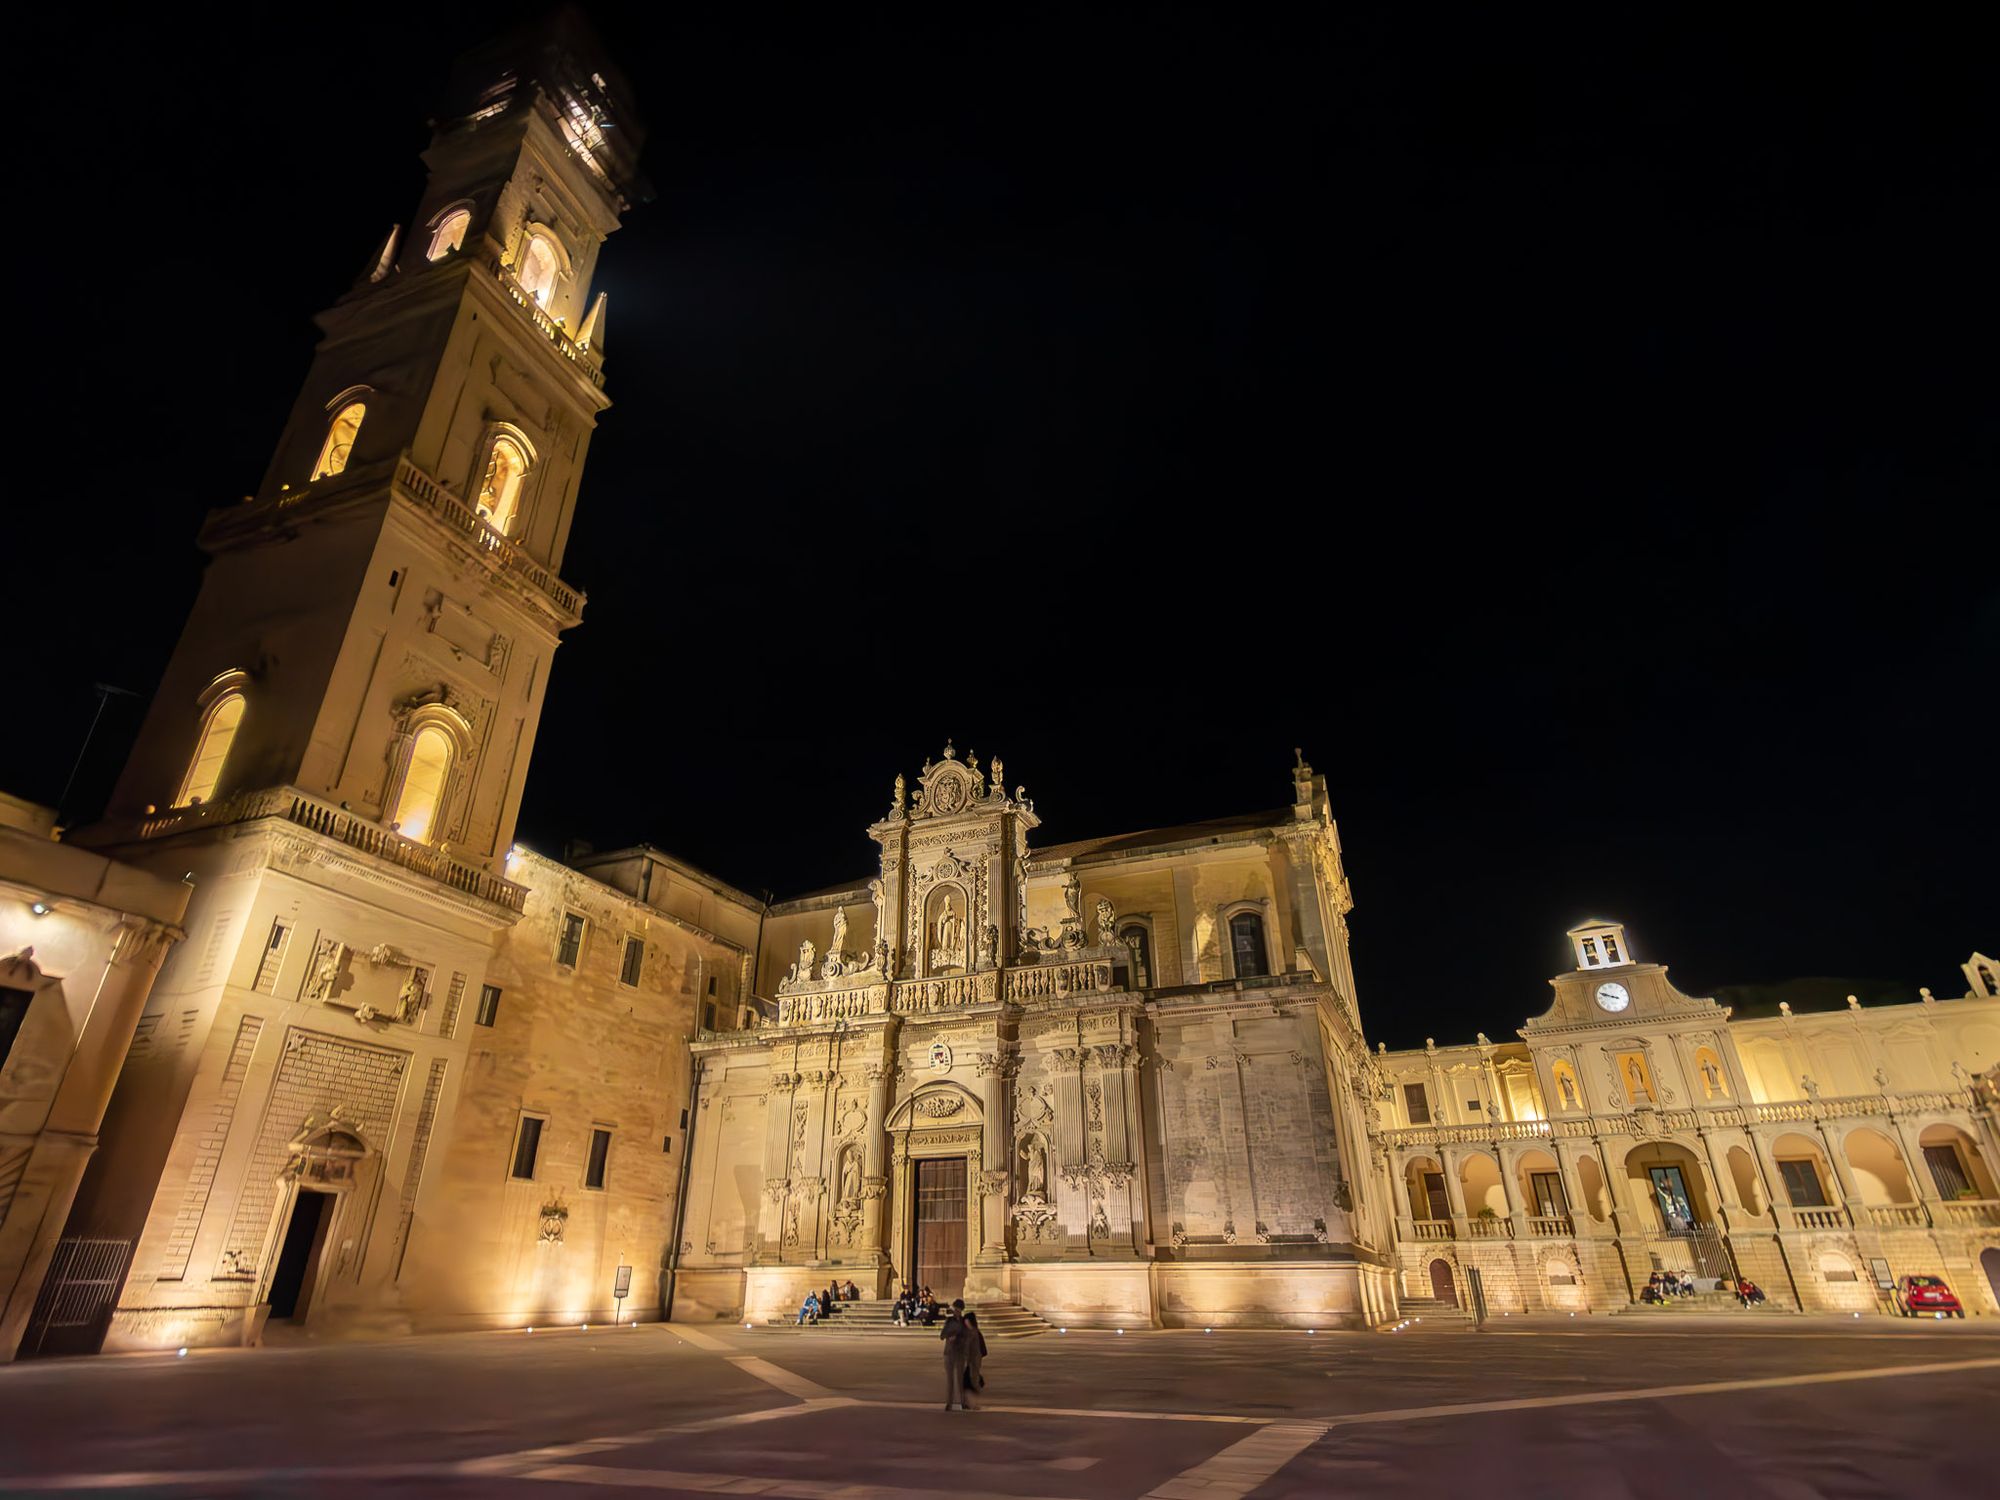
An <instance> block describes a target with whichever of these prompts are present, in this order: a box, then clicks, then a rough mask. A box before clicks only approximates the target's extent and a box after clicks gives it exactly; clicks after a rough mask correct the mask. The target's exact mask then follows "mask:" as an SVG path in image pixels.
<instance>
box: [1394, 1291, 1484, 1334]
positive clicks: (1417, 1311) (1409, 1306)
mask: <svg viewBox="0 0 2000 1500" xmlns="http://www.w3.org/2000/svg"><path fill="white" fill-rule="evenodd" d="M1405 1318H1408V1319H1412V1320H1414V1319H1417V1318H1421V1319H1423V1322H1422V1323H1418V1324H1414V1326H1416V1327H1420V1328H1427V1329H1432V1330H1435V1331H1438V1332H1446V1333H1448V1332H1451V1331H1452V1330H1454V1329H1464V1328H1470V1327H1471V1326H1472V1314H1471V1313H1469V1312H1467V1311H1466V1310H1465V1309H1464V1308H1462V1307H1459V1306H1457V1305H1455V1304H1453V1303H1450V1302H1442V1301H1439V1300H1438V1299H1437V1298H1436V1297H1405V1298H1403V1300H1402V1311H1401V1313H1400V1314H1398V1316H1397V1321H1398V1322H1401V1321H1403V1319H1405ZM1405 1331H1406V1332H1407V1331H1408V1330H1405Z"/></svg>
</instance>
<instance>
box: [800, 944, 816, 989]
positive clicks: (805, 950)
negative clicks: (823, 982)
mask: <svg viewBox="0 0 2000 1500" xmlns="http://www.w3.org/2000/svg"><path fill="white" fill-rule="evenodd" d="M815 951H816V950H815V949H814V948H813V945H812V939H811V938H807V939H806V940H805V941H804V942H803V943H800V944H799V964H798V969H797V971H796V972H797V974H798V976H799V978H800V979H802V980H803V979H810V978H812V972H813V954H814V952H815Z"/></svg>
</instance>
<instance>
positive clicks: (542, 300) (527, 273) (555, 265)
mask: <svg viewBox="0 0 2000 1500" xmlns="http://www.w3.org/2000/svg"><path fill="white" fill-rule="evenodd" d="M561 274H562V252H561V251H559V250H557V249H556V246H555V242H554V241H553V240H551V239H550V238H549V237H548V236H547V235H545V234H540V233H537V232H535V231H533V230H530V231H529V233H528V236H527V242H526V243H525V244H524V245H522V247H521V257H520V260H519V262H518V263H517V264H516V266H515V269H514V279H515V280H516V281H518V282H520V283H521V290H522V291H524V292H526V293H527V294H528V295H529V296H530V297H533V298H534V299H535V305H536V306H537V307H547V306H548V305H549V299H550V298H552V297H554V296H555V294H556V277H557V276H559V275H561Z"/></svg>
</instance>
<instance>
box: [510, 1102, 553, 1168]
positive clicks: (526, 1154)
mask: <svg viewBox="0 0 2000 1500" xmlns="http://www.w3.org/2000/svg"><path fill="white" fill-rule="evenodd" d="M546 1123H547V1122H546V1121H545V1120H543V1119H542V1118H541V1116H539V1115H522V1116H521V1130H520V1134H518V1135H516V1136H515V1137H514V1172H513V1175H514V1176H516V1177H518V1178H520V1179H522V1180H523V1181H524V1182H533V1181H534V1179H535V1158H536V1157H537V1156H539V1155H541V1151H542V1126H543V1125H544V1124H546Z"/></svg>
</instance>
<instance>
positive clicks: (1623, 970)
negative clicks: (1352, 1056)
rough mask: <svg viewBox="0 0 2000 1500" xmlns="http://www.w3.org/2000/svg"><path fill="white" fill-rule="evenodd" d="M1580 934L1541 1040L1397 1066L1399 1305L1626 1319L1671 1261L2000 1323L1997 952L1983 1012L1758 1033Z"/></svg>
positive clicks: (1536, 1023) (1478, 1047) (1439, 1054)
mask: <svg viewBox="0 0 2000 1500" xmlns="http://www.w3.org/2000/svg"><path fill="white" fill-rule="evenodd" d="M1569 936H1570V942H1571V946H1572V951H1573V954H1574V956H1575V959H1576V967H1575V968H1574V969H1572V970H1570V971H1569V972H1567V973H1565V974H1561V975H1558V976H1557V977H1556V978H1555V979H1553V980H1552V981H1551V985H1552V988H1553V990H1554V994H1553V997H1552V1001H1553V1003H1552V1004H1551V1006H1550V1008H1549V1009H1548V1011H1546V1012H1545V1013H1544V1014H1542V1015H1540V1016H1537V1017H1535V1018H1533V1019H1532V1020H1529V1021H1528V1022H1527V1023H1526V1024H1525V1025H1524V1026H1522V1027H1521V1029H1520V1033H1519V1035H1520V1038H1521V1040H1520V1041H1518V1042H1494V1041H1491V1040H1489V1039H1488V1038H1487V1037H1486V1036H1484V1035H1483V1034H1482V1035H1481V1036H1480V1037H1479V1039H1478V1041H1477V1042H1476V1043H1475V1044H1473V1045H1471V1046H1447V1047H1439V1046H1437V1045H1436V1044H1435V1043H1432V1044H1429V1045H1427V1046H1425V1047H1424V1048H1423V1049H1422V1050H1421V1051H1406V1052H1389V1051H1387V1050H1386V1049H1383V1050H1380V1051H1378V1053H1377V1055H1376V1058H1375V1060H1374V1064H1375V1070H1376V1086H1375V1097H1374V1101H1373V1103H1374V1115H1375V1125H1374V1128H1373V1131H1372V1136H1373V1155H1374V1163H1375V1169H1374V1180H1375V1183H1376V1186H1377V1191H1378V1192H1380V1193H1381V1194H1382V1195H1383V1196H1384V1198H1385V1199H1386V1200H1388V1201H1391V1202H1393V1205H1394V1211H1395V1216H1396V1245H1397V1260H1398V1269H1399V1272H1400V1278H1401V1286H1400V1288H1399V1290H1400V1293H1401V1295H1402V1296H1403V1297H1405V1298H1418V1299H1423V1300H1425V1301H1430V1300H1432V1299H1436V1300H1440V1301H1444V1302H1448V1303H1458V1304H1461V1305H1462V1304H1464V1303H1465V1302H1466V1300H1467V1299H1468V1296H1469V1295H1470V1290H1471V1279H1472V1276H1473V1274H1474V1273H1476V1274H1477V1276H1478V1280H1479V1286H1480V1294H1481V1298H1482V1300H1484V1302H1485V1303H1486V1304H1487V1305H1488V1307H1489V1308H1490V1309H1491V1310H1492V1311H1494V1312H1510V1313H1536V1312H1582V1311H1605V1310H1607V1309H1614V1308H1619V1307H1625V1306H1629V1305H1631V1304H1632V1303H1633V1301H1634V1300H1635V1299H1636V1298H1637V1297H1638V1296H1639V1293H1640V1290H1641V1289H1642V1288H1643V1287H1644V1285H1645V1284H1646V1282H1647V1279H1648V1277H1649V1276H1651V1275H1652V1273H1653V1272H1655V1271H1662V1270H1670V1271H1681V1272H1686V1273H1689V1274H1692V1275H1697V1276H1700V1277H1714V1278H1719V1279H1720V1278H1730V1277H1738V1278H1747V1279H1749V1280H1751V1281H1754V1282H1756V1283H1757V1284H1758V1285H1759V1286H1760V1287H1761V1288H1762V1289H1763V1290H1764V1291H1765V1293H1766V1295H1767V1296H1768V1297H1769V1298H1770V1299H1771V1304H1772V1305H1773V1306H1777V1307H1783V1308H1791V1309H1794V1310H1799V1311H1805V1312H1867V1313H1874V1312H1887V1311H1893V1310H1894V1304H1893V1298H1892V1295H1891V1287H1892V1286H1893V1283H1894V1282H1895V1281H1896V1280H1897V1279H1898V1278H1900V1277H1902V1276H1906V1275H1912V1274H1922V1275H1937V1276H1942V1277H1944V1279H1945V1280H1946V1282H1947V1283H1949V1284H1950V1286H1951V1287H1952V1288H1953V1289H1954V1290H1955V1291H1956V1292H1957V1294H1958V1296H1959V1298H1960V1299H1961V1301H1963V1302H1964V1304H1965V1305H1966V1307H1967V1308H1968V1309H1969V1310H1970V1311H1972V1312H1973V1313H1975V1314H1990V1313H1995V1312H2000V1187H1997V1185H1996V1176H1995V1173H1996V1166H2000V1134H1996V1131H1995V1122H1994V1111H1993V1094H1994V1087H1995V1081H1996V1080H2000V985H1996V984H1995V983H1993V982H1992V980H1993V970H1992V966H1991V962H1990V960H1984V959H1982V958H1981V957H1980V955H1978V954H1975V955H1973V958H1972V960H1971V961H1970V962H1969V963H1968V964H1967V965H1966V966H1965V972H1966V977H1967V980H1968V981H1969V988H1968V989H1967V992H1966V994H1965V996H1964V997H1963V998H1961V999H1956V1000H1940V999H1938V998H1937V997H1935V996H1933V995H1932V994H1931V992H1930V991H1929V990H1924V991H1922V992H1921V994H1920V996H1919V998H1918V999H1917V1000H1915V1001H1913V1002H1911V1003H1907V1004H1899V1005H1874V1006H1867V1007H1864V1006H1862V1005H1861V1004H1860V1002H1859V1001H1858V1000H1856V999H1854V998H1853V997H1852V996H1850V997H1849V999H1848V1003H1847V1007H1846V1008H1845V1009H1844V1010H1841V1011H1839V1012H1834V1013H1798V1014H1794V1013H1793V1010H1792V1008H1791V1007H1790V1006H1789V1005H1784V1004H1781V1005H1779V1006H1778V1007H1777V1013H1776V1014H1774V1015H1770V1016H1760V1017H1755V1018H1752V1017H1748V1016H1745V1017H1743V1018H1740V1019H1739V1018H1736V1017H1734V1016H1733V1015H1732V1013H1731V1011H1730V1009H1729V1008H1728V1007H1726V1006H1722V1005H1718V1004H1717V1003H1716V1002H1715V1001H1714V1000H1711V999H1700V998H1696V997H1693V996H1689V995H1685V994H1683V993H1681V992H1680V991H1679V990H1678V989H1676V988H1675V987H1674V986H1673V985H1672V984H1671V983H1670V982H1669V981H1668V979H1667V971H1666V969H1665V967H1664V966H1662V965H1659V964H1654V963H1642V962H1640V961H1638V960H1637V959H1636V958H1635V956H1634V955H1633V952H1632V948H1631V945H1630V943H1629V942H1628V941H1627V938H1626V934H1625V931H1624V928H1623V927H1622V926H1620V925H1619V924H1616V923H1610V922H1597V923H1590V924H1586V925H1584V926H1582V927H1579V928H1576V929H1575V930H1574V931H1572V932H1571V933H1570V935H1569Z"/></svg>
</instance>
